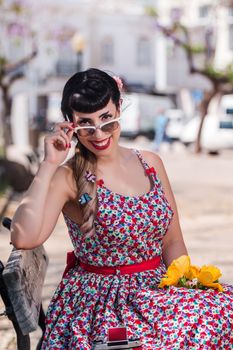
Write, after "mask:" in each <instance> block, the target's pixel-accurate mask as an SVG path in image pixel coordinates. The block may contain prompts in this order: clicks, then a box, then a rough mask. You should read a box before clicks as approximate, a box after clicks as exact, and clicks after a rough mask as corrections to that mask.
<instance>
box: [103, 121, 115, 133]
mask: <svg viewBox="0 0 233 350" xmlns="http://www.w3.org/2000/svg"><path fill="white" fill-rule="evenodd" d="M118 126H119V123H118V121H113V122H111V123H108V124H105V125H103V126H102V127H101V130H102V131H103V132H112V131H114V130H116V129H117V128H118Z"/></svg>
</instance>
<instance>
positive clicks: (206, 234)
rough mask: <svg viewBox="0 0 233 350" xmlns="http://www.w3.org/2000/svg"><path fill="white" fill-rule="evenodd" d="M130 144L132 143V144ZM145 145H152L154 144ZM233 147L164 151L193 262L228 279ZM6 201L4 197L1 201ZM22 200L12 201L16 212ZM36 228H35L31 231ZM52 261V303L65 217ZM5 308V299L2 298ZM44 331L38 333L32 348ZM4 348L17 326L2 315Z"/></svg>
mask: <svg viewBox="0 0 233 350" xmlns="http://www.w3.org/2000/svg"><path fill="white" fill-rule="evenodd" d="M129 146H131V145H130V144H129ZM139 147H142V148H144V147H146V148H149V145H148V144H145V145H144V144H143V143H142V144H141V146H139ZM232 156H233V152H231V151H228V152H224V153H223V154H222V155H221V156H219V157H211V156H207V155H201V156H196V155H190V154H187V153H186V152H184V151H183V150H178V151H171V152H168V151H167V150H164V152H162V154H161V157H162V159H163V161H164V164H165V167H166V169H167V172H168V174H169V178H170V182H171V184H172V188H173V190H174V193H175V197H176V201H177V205H178V209H179V214H180V221H181V226H182V229H183V233H184V238H185V242H186V244H187V247H188V250H189V254H190V256H191V258H192V262H193V264H196V265H202V264H215V265H217V266H218V267H219V268H220V269H221V270H222V274H223V276H222V278H221V281H222V282H228V283H231V284H233V255H232V249H233V161H232ZM0 205H1V203H0ZM16 205H17V203H12V205H11V207H10V208H9V212H8V215H9V216H12V215H13V212H14V210H15V207H16ZM29 234H30V233H29ZM0 235H1V246H0V257H1V260H3V261H6V259H7V257H8V256H9V253H10V249H11V247H10V246H9V235H8V232H7V231H6V230H4V229H1V231H0ZM45 248H46V250H47V252H48V254H49V257H50V264H49V268H48V272H47V276H46V281H45V285H44V293H43V301H44V306H45V308H47V305H48V302H49V299H50V298H51V296H52V294H53V292H54V290H55V288H56V285H57V284H58V283H59V281H60V278H61V275H62V272H63V270H64V266H65V257H66V252H67V251H69V250H71V243H70V241H69V238H68V235H67V229H66V227H65V225H64V222H63V219H62V217H60V218H59V221H58V223H57V226H56V229H55V230H54V233H53V234H52V236H51V237H50V238H49V240H48V241H47V242H46V243H45ZM0 310H2V305H1V302H0ZM39 337H40V331H39V330H38V331H37V332H35V333H33V334H32V337H31V338H32V350H34V349H35V344H36V342H37V340H38V339H39ZM0 339H1V341H0V350H6V349H16V345H15V338H14V332H13V331H12V329H11V324H10V322H9V321H8V320H7V319H6V318H0Z"/></svg>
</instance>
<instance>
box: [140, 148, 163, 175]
mask: <svg viewBox="0 0 233 350" xmlns="http://www.w3.org/2000/svg"><path fill="white" fill-rule="evenodd" d="M138 151H139V152H140V154H141V155H142V158H143V159H144V160H145V161H146V163H147V164H148V165H149V166H150V167H154V169H155V170H156V171H158V172H159V171H162V170H163V168H164V165H163V161H162V159H161V158H160V156H159V155H158V154H157V153H155V152H152V151H148V150H138Z"/></svg>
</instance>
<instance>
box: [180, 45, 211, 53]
mask: <svg viewBox="0 0 233 350" xmlns="http://www.w3.org/2000/svg"><path fill="white" fill-rule="evenodd" d="M182 47H183V49H185V50H186V51H188V52H191V53H193V54H194V55H198V54H203V53H205V51H206V49H205V48H204V47H203V46H201V45H189V44H186V43H183V44H182Z"/></svg>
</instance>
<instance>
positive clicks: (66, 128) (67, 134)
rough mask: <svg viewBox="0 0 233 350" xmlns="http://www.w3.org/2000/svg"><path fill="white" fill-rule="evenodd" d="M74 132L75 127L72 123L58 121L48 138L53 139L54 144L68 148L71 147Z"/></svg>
mask: <svg viewBox="0 0 233 350" xmlns="http://www.w3.org/2000/svg"><path fill="white" fill-rule="evenodd" d="M73 132H74V128H73V126H72V124H71V123H67V122H64V123H58V124H56V126H55V128H54V131H53V133H52V134H50V135H49V136H48V138H49V139H50V140H51V141H52V143H53V144H54V145H56V144H58V145H59V146H61V145H63V146H64V148H68V147H70V142H71V139H72V136H73ZM59 148H60V147H59Z"/></svg>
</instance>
